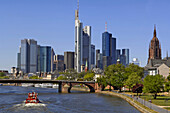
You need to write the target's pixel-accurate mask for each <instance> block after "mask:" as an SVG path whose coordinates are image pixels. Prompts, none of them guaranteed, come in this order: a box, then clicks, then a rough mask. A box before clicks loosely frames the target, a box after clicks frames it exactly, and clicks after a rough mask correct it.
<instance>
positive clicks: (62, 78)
mask: <svg viewBox="0 0 170 113" xmlns="http://www.w3.org/2000/svg"><path fill="white" fill-rule="evenodd" d="M56 80H67V78H66V77H64V76H59V77H57V79H56Z"/></svg>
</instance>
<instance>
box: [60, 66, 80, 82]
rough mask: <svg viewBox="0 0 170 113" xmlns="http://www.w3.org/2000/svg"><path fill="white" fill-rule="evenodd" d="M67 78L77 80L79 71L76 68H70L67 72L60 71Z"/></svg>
mask: <svg viewBox="0 0 170 113" xmlns="http://www.w3.org/2000/svg"><path fill="white" fill-rule="evenodd" d="M60 74H63V75H64V76H65V78H66V79H67V80H75V79H76V78H77V72H76V71H75V70H74V69H68V70H66V72H60Z"/></svg>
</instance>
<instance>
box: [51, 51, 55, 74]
mask: <svg viewBox="0 0 170 113" xmlns="http://www.w3.org/2000/svg"><path fill="white" fill-rule="evenodd" d="M54 55H55V52H54V50H53V48H52V49H51V72H53V71H54Z"/></svg>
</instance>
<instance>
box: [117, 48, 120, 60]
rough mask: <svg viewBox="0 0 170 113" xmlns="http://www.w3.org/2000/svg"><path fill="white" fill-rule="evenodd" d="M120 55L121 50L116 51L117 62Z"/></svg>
mask: <svg viewBox="0 0 170 113" xmlns="http://www.w3.org/2000/svg"><path fill="white" fill-rule="evenodd" d="M120 55H121V50H120V49H116V60H118V59H120Z"/></svg>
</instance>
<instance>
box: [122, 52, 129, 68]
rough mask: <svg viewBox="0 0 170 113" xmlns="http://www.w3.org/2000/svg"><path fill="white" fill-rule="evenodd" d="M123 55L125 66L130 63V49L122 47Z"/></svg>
mask: <svg viewBox="0 0 170 113" xmlns="http://www.w3.org/2000/svg"><path fill="white" fill-rule="evenodd" d="M122 55H123V56H124V58H125V62H124V63H123V64H124V65H125V66H128V65H129V49H122Z"/></svg>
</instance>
